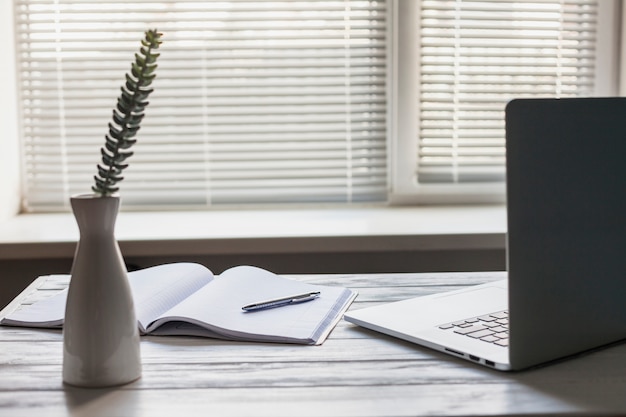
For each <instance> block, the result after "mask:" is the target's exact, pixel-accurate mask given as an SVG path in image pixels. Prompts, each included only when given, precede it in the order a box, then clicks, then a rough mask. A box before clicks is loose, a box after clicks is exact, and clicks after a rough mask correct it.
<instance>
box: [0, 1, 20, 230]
mask: <svg viewBox="0 0 626 417" xmlns="http://www.w3.org/2000/svg"><path fill="white" fill-rule="evenodd" d="M0 57H1V59H0V222H2V221H4V220H6V219H7V218H10V217H13V216H14V215H15V214H16V213H17V212H18V211H19V202H20V164H19V158H20V157H19V150H18V144H17V137H18V127H17V121H18V115H17V95H16V88H15V87H16V81H15V80H16V78H15V37H14V33H13V1H11V0H8V1H7V0H2V1H0Z"/></svg>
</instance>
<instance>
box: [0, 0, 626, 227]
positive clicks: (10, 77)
mask: <svg viewBox="0 0 626 417" xmlns="http://www.w3.org/2000/svg"><path fill="white" fill-rule="evenodd" d="M621 5H622V2H621V1H620V0H602V1H601V2H600V20H601V23H600V24H599V25H598V27H599V31H600V32H599V42H598V44H599V45H600V49H599V50H598V60H597V66H598V68H599V69H600V70H601V71H602V72H601V74H603V75H602V76H600V77H598V79H599V80H601V81H603V82H602V83H601V84H599V85H598V91H597V92H596V94H597V95H600V96H601V95H616V93H617V92H618V91H619V93H620V94H626V74H624V71H620V70H619V67H620V64H621V66H622V68H623V67H625V66H626V54H624V48H626V37H624V35H623V34H621V33H620V26H621V25H620V23H621V22H623V21H624V20H625V19H626V10H622V8H621ZM389 7H390V13H389V16H390V19H392V20H391V22H390V25H389V28H390V29H389V31H390V32H389V40H390V49H389V51H390V54H389V56H390V62H389V72H388V74H389V77H388V83H389V109H388V116H389V117H388V130H389V136H388V137H389V139H388V140H389V158H390V161H389V162H390V164H389V167H390V172H389V182H390V192H389V199H388V203H389V204H391V205H403V204H434V203H437V204H450V203H460V202H462V203H492V202H493V203H496V202H503V201H504V185H503V184H495V185H491V184H486V185H485V184H483V185H467V184H462V185H455V184H451V185H418V184H417V183H416V181H415V167H416V166H417V165H416V163H417V161H416V157H417V153H416V152H415V149H417V141H418V135H417V132H418V120H417V117H416V115H417V105H418V99H417V97H418V91H417V81H418V80H417V77H418V72H417V71H416V68H417V64H418V63H417V57H418V56H419V51H417V50H416V49H415V48H411V47H410V46H412V45H411V44H410V41H409V40H410V39H411V38H414V36H416V33H417V31H418V30H419V28H418V27H417V25H411V24H410V23H411V22H418V21H419V20H418V15H417V13H418V2H415V1H406V0H390V3H389ZM13 16H14V13H13V2H12V1H10V0H9V1H1V2H0V35H2V38H1V39H2V41H1V42H0V56H2V57H3V58H4V59H3V60H2V62H0V91H2V92H3V94H1V95H0V114H1V116H0V120H1V121H2V126H3V128H2V131H0V146H2V149H3V152H0V222H2V221H4V220H6V219H9V218H11V217H13V216H15V215H17V214H19V210H20V199H21V179H20V174H21V170H20V164H19V159H20V156H19V149H18V140H19V137H18V123H17V122H18V117H19V114H17V110H16V109H17V92H16V84H15V82H14V80H15V79H16V76H15V65H16V63H15V40H14V30H13V25H14V21H13ZM622 37H624V39H621V38H622ZM620 40H621V46H620ZM399 51H401V52H403V53H402V54H398V52H399ZM412 78H413V80H412ZM407 81H408V82H411V81H415V84H414V85H415V88H413V89H410V90H409V89H406V88H399V85H402V84H404V83H406V82H407ZM406 155H411V156H412V157H409V158H404V156H406Z"/></svg>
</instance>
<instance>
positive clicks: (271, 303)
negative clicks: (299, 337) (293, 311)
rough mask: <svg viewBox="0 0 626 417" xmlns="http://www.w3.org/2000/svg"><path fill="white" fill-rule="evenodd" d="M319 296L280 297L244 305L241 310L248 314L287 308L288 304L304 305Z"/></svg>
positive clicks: (318, 294) (297, 295)
mask: <svg viewBox="0 0 626 417" xmlns="http://www.w3.org/2000/svg"><path fill="white" fill-rule="evenodd" d="M319 296H320V292H319V291H314V292H307V293H304V294H296V295H290V296H287V297H281V298H275V299H271V300H265V301H259V302H256V303H252V304H248V305H245V306H243V307H241V309H242V310H244V311H248V312H251V311H258V310H266V309H268V308H276V307H283V306H287V305H290V304H299V303H304V302H307V301H311V300H315V299H316V298H317V297H319Z"/></svg>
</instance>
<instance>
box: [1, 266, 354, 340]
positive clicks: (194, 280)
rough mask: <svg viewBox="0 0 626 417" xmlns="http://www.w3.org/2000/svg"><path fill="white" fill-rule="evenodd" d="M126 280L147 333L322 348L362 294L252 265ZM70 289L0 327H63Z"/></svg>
mask: <svg viewBox="0 0 626 417" xmlns="http://www.w3.org/2000/svg"><path fill="white" fill-rule="evenodd" d="M128 279H129V282H130V286H131V289H132V293H133V298H134V301H135V311H136V314H137V320H138V322H139V323H138V324H139V330H140V332H141V333H142V334H151V335H184V336H201V337H212V338H220V339H227V340H239V341H261V342H281V343H299V344H321V343H323V342H324V340H325V339H326V337H327V336H328V334H329V333H330V332H331V330H332V329H333V328H334V326H335V325H336V324H337V322H338V321H339V320H340V319H341V317H342V315H343V313H344V312H345V311H346V310H347V308H348V307H349V306H350V304H351V303H352V301H353V300H354V298H355V297H356V292H354V291H352V290H349V289H346V288H340V287H330V286H323V285H311V284H308V283H304V282H299V281H295V280H290V279H287V278H284V277H280V276H278V275H275V274H273V273H271V272H269V271H266V270H264V269H261V268H256V267H252V266H238V267H234V268H231V269H228V270H227V271H225V272H223V273H222V274H220V275H219V276H215V275H213V274H212V273H211V271H209V270H208V269H207V268H205V267H204V266H202V265H199V264H195V263H174V264H165V265H159V266H155V267H152V268H147V269H143V270H140V271H135V272H130V273H129V274H128ZM317 291H319V292H320V296H319V297H318V298H316V299H315V300H313V301H310V302H306V303H300V304H294V305H289V306H285V307H280V308H272V309H268V310H263V311H258V312H253V313H247V312H245V311H243V310H242V306H244V305H247V304H250V303H254V302H258V301H261V300H266V299H273V298H279V297H286V296H291V295H294V294H301V293H306V292H317ZM66 298H67V290H62V291H61V292H59V293H58V294H56V295H54V296H52V297H49V298H46V299H44V300H41V301H38V302H36V303H34V304H32V305H29V306H23V307H21V308H18V309H16V310H15V311H13V312H10V313H9V314H8V315H7V316H6V317H4V318H3V319H2V320H1V321H0V324H2V325H9V326H24V327H40V328H61V327H62V326H63V317H64V314H65V301H66Z"/></svg>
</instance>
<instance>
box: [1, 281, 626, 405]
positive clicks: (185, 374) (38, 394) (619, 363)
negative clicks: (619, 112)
mask: <svg viewBox="0 0 626 417" xmlns="http://www.w3.org/2000/svg"><path fill="white" fill-rule="evenodd" d="M502 276H503V275H502V273H440V274H372V275H300V276H293V278H294V279H299V280H303V281H309V282H315V283H319V284H330V285H341V286H346V287H350V288H353V289H356V290H358V291H359V296H358V297H357V299H356V301H355V302H354V304H353V305H352V307H351V308H352V309H358V308H363V307H368V306H372V305H375V304H378V303H382V302H389V301H396V300H400V299H405V298H409V297H413V296H419V295H424V294H430V293H434V292H440V291H445V290H450V289H457V288H461V287H463V286H466V285H472V284H477V283H482V282H486V281H491V280H494V279H498V278H501V277H502ZM39 284H41V282H40V283H38V284H37V285H39ZM37 285H35V284H34V285H33V286H31V287H29V288H30V289H31V290H34V291H35V292H34V297H35V298H37V297H40V296H41V295H42V294H49V293H50V291H55V290H57V289H58V287H59V286H60V285H61V284H59V285H57V284H50V283H49V284H47V285H43V286H41V287H40V288H37ZM141 351H142V361H143V376H142V378H141V379H140V380H138V381H137V382H134V383H132V384H128V385H125V386H122V387H119V388H114V389H79V388H72V387H67V386H64V385H63V383H62V381H61V362H62V335H61V332H60V331H52V330H30V329H20V328H8V327H0V372H1V374H0V375H2V378H0V416H4V415H7V416H9V415H10V416H13V417H15V416H29V417H30V416H32V415H41V416H46V417H48V416H64V415H71V416H90V417H94V416H151V417H153V416H167V417H169V416H195V415H197V416H209V415H213V416H220V417H224V416H250V415H254V416H272V417H276V416H289V417H293V416H299V417H306V416H418V415H520V414H523V415H526V414H531V415H532V414H536V415H548V414H555V415H563V414H570V413H571V414H587V415H594V416H598V415H626V344H618V345H615V346H613V347H610V348H606V349H601V350H597V351H594V352H591V353H587V354H584V355H580V356H579V357H577V358H574V359H569V360H565V361H561V362H558V363H554V364H551V365H550V366H546V367H542V368H537V369H533V370H529V371H524V372H520V373H501V372H498V371H494V370H490V369H487V368H483V367H480V366H478V365H474V364H471V363H469V362H465V361H462V360H460V359H456V358H453V357H449V356H446V355H443V354H440V353H437V352H433V351H431V350H428V349H425V348H421V347H418V346H415V345H412V344H410V343H406V342H404V341H400V340H396V339H393V338H391V337H387V336H384V335H381V334H378V333H374V332H371V331H369V330H365V329H361V328H358V327H356V326H354V325H352V324H349V323H347V322H345V321H342V322H340V323H339V325H338V326H337V328H335V330H334V331H333V332H332V333H331V335H330V337H329V338H328V340H327V341H326V342H325V343H324V344H323V345H321V346H297V345H279V344H260V343H238V342H226V341H218V340H211V339H201V338H183V337H155V336H148V337H143V338H142V342H141Z"/></svg>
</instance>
